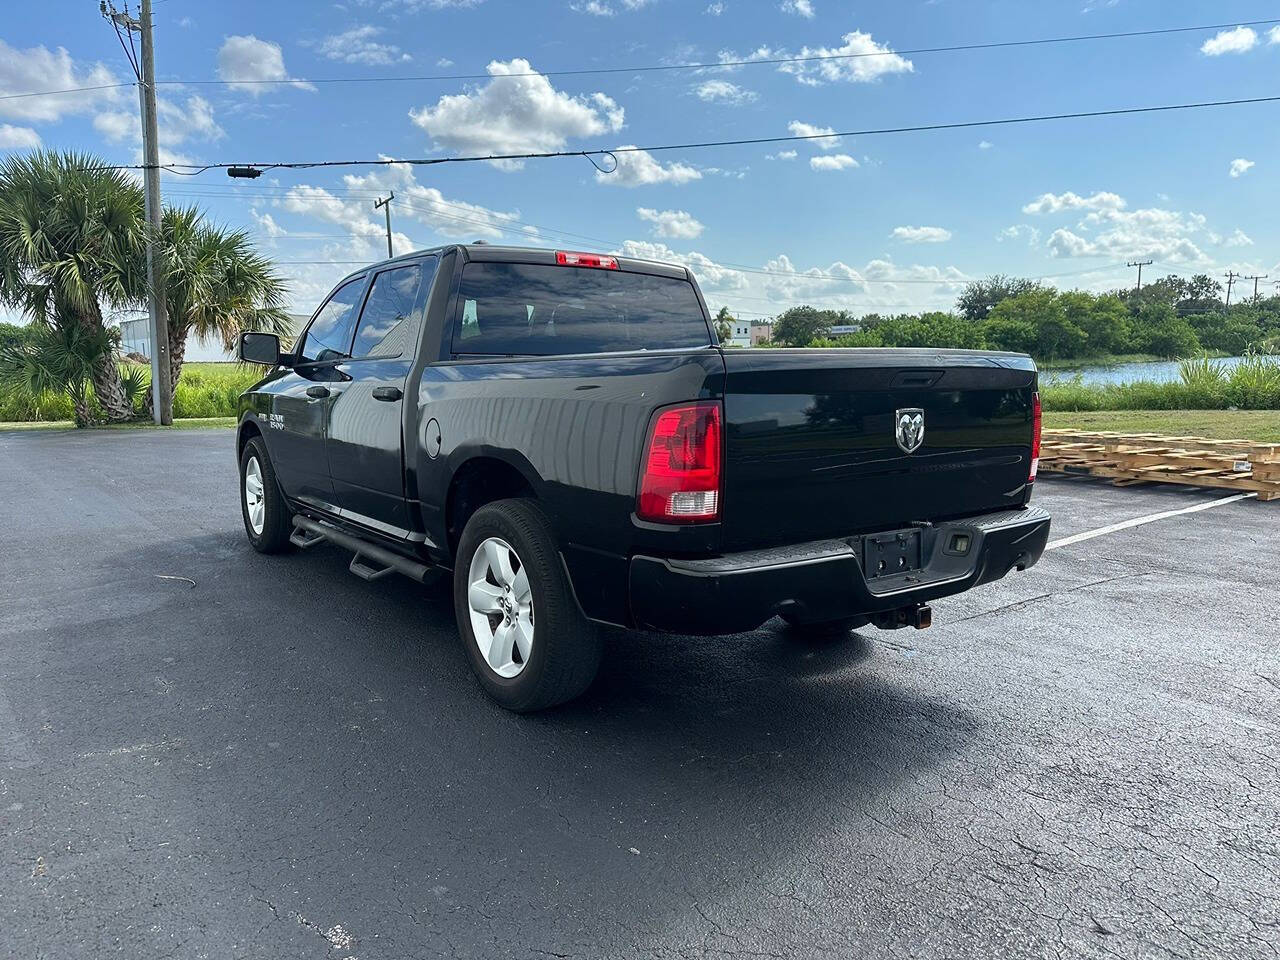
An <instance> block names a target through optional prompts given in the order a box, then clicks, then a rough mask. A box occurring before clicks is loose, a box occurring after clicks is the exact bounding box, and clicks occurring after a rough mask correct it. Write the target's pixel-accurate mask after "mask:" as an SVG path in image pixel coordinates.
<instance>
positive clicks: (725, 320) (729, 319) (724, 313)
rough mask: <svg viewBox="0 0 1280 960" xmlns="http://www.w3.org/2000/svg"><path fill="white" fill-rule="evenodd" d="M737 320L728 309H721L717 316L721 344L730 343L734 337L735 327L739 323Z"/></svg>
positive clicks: (717, 334) (716, 322)
mask: <svg viewBox="0 0 1280 960" xmlns="http://www.w3.org/2000/svg"><path fill="white" fill-rule="evenodd" d="M737 322H738V321H737V318H736V317H734V316H733V314H731V313H730V312H729V308H728V307H721V308H720V312H719V313H717V314H716V319H715V325H716V336H717V337H719V338H720V342H721V343H728V342H729V340H730V338H731V337H732V336H733V325H734V324H735V323H737Z"/></svg>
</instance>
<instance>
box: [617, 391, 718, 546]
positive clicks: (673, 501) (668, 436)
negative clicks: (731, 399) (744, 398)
mask: <svg viewBox="0 0 1280 960" xmlns="http://www.w3.org/2000/svg"><path fill="white" fill-rule="evenodd" d="M722 433H723V431H722V429H721V419H720V404H719V403H718V402H715V401H711V402H699V403H690V404H683V405H681V406H678V407H668V408H667V409H665V410H660V411H658V413H657V415H656V416H654V418H653V422H652V424H651V425H650V427H649V442H648V443H647V444H646V445H645V450H644V462H643V463H642V464H641V473H640V488H639V492H638V494H637V496H636V516H638V517H639V518H640V519H641V520H655V521H657V522H659V523H706V522H707V521H710V520H715V519H716V518H717V517H719V516H720V464H721V453H720V451H721V437H722Z"/></svg>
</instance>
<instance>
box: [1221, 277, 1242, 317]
mask: <svg viewBox="0 0 1280 960" xmlns="http://www.w3.org/2000/svg"><path fill="white" fill-rule="evenodd" d="M1223 276H1225V277H1226V278H1227V309H1228V310H1230V309H1231V287H1232V285H1233V284H1234V283H1235V282H1236V279H1237V278H1238V277H1239V276H1240V274H1238V273H1236V272H1235V271H1234V270H1228V271H1227V272H1226V273H1225V274H1223Z"/></svg>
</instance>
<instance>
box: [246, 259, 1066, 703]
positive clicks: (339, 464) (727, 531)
mask: <svg viewBox="0 0 1280 960" xmlns="http://www.w3.org/2000/svg"><path fill="white" fill-rule="evenodd" d="M240 353H241V357H242V358H243V359H244V360H246V361H251V362H257V363H262V364H266V365H268V366H269V367H271V370H270V372H269V373H267V375H266V376H265V377H264V378H263V379H262V380H261V381H260V382H259V383H258V384H257V385H255V386H254V387H253V388H252V389H250V390H248V391H247V392H246V393H245V394H244V395H243V397H242V398H241V400H240V404H239V417H238V420H239V423H238V429H237V433H236V452H237V457H238V461H239V465H240V489H241V506H242V512H243V516H244V527H245V531H246V533H247V534H248V537H249V541H250V543H251V544H252V545H253V547H254V548H255V549H257V550H259V551H261V552H264V553H274V552H279V551H284V550H287V549H289V548H291V547H299V548H304V547H307V546H310V545H312V544H314V543H318V542H321V541H328V542H331V543H336V544H338V545H340V546H342V547H344V548H347V549H349V550H350V551H351V552H352V554H353V557H352V560H351V571H352V572H353V573H355V574H357V575H359V576H361V577H363V578H365V579H367V580H373V579H376V578H379V577H381V576H383V575H385V574H389V573H392V572H399V573H403V574H407V575H409V576H411V577H415V578H417V579H419V580H423V579H425V578H426V577H427V576H428V574H429V573H430V572H431V571H432V570H433V569H436V568H445V569H450V568H451V569H452V571H453V573H452V577H453V603H454V607H455V611H456V614H457V620H458V629H459V632H460V633H461V639H462V647H463V649H464V651H465V654H466V656H467V659H468V660H469V661H470V663H471V666H472V667H473V669H474V671H475V674H476V676H477V677H478V678H479V681H480V684H481V685H482V686H483V687H484V689H485V690H486V691H487V692H488V693H489V694H490V695H491V696H492V697H493V698H494V699H495V700H496V701H497V702H498V703H500V704H502V705H503V706H505V707H507V708H509V709H512V710H517V711H529V710H536V709H540V708H544V707H548V706H551V705H553V704H556V703H560V702H563V701H565V700H568V699H570V698H572V697H574V696H576V695H578V694H579V693H581V692H582V691H583V690H584V689H585V688H586V687H587V685H588V684H589V683H590V682H591V680H592V677H593V676H594V674H595V671H596V668H597V665H598V663H599V660H600V652H601V643H600V638H599V636H598V631H597V625H598V624H615V625H619V626H623V627H631V628H639V629H646V630H662V631H671V632H678V633H683V634H731V633H737V632H742V631H747V630H752V629H755V628H756V627H758V626H760V625H761V624H762V623H764V622H765V621H766V620H769V619H770V618H772V617H774V616H779V617H781V618H782V619H783V620H784V621H785V622H786V623H787V624H788V625H789V627H788V629H789V630H791V631H792V632H793V633H794V634H795V635H796V636H797V638H801V639H803V638H804V637H807V636H817V635H821V634H828V635H829V634H830V633H831V632H832V631H842V630H848V629H852V628H854V627H857V626H862V625H865V624H867V623H873V624H874V625H875V626H877V627H880V628H895V627H903V626H915V627H924V626H928V624H929V620H930V608H929V606H928V604H929V602H930V601H931V600H934V599H936V598H938V597H943V596H946V595H948V594H954V593H958V592H960V591H962V590H967V589H969V588H970V587H975V586H978V585H979V584H983V583H987V582H989V581H992V580H998V579H1000V578H1001V577H1003V576H1004V575H1005V574H1007V573H1008V572H1009V571H1011V570H1013V569H1014V568H1017V569H1019V570H1021V569H1024V568H1026V567H1029V566H1030V565H1031V564H1033V563H1035V562H1036V561H1037V560H1038V559H1039V557H1040V554H1041V552H1042V551H1043V549H1044V546H1045V542H1046V540H1047V538H1048V534H1049V516H1048V514H1046V513H1045V511H1043V510H1041V509H1038V508H1036V507H1033V506H1029V505H1028V501H1029V500H1030V499H1031V492H1032V487H1033V483H1034V481H1035V477H1036V463H1037V457H1038V447H1039V442H1040V403H1039V397H1038V394H1037V379H1036V368H1035V365H1034V364H1033V363H1032V361H1031V359H1030V358H1029V357H1026V356H1021V355H1017V354H1008V353H983V352H976V351H966V350H891V349H864V350H851V349H845V350H773V349H769V350H764V349H754V350H734V349H723V348H722V347H721V346H720V345H719V344H718V343H717V339H716V335H715V332H714V330H713V327H712V323H711V321H710V317H709V314H708V312H707V307H706V304H705V303H704V301H703V298H702V295H701V293H700V291H699V290H698V286H697V284H696V283H695V282H694V280H693V277H692V276H691V274H690V273H689V271H688V270H686V269H685V268H684V267H679V266H672V265H668V264H662V263H651V262H646V261H641V260H632V259H625V258H622V257H613V256H605V255H598V254H586V253H571V252H566V251H550V250H530V249H519V248H509V247H498V246H490V245H484V244H473V245H457V246H447V247H442V248H439V249H433V250H426V251H422V252H419V253H415V254H412V255H409V256H405V257H400V258H397V259H393V260H388V261H386V262H384V263H380V264H376V265H374V266H370V267H368V268H366V269H363V270H359V271H357V272H355V273H353V274H351V275H350V276H349V277H347V278H346V279H344V280H343V281H342V282H341V283H339V284H338V286H337V288H336V289H335V290H334V291H333V292H332V293H331V294H330V295H329V297H328V298H327V299H326V300H325V301H324V303H323V304H322V305H321V306H320V308H319V309H318V310H317V311H316V312H315V315H314V316H313V317H312V318H311V320H310V322H309V323H308V325H307V326H306V328H305V329H304V330H303V331H302V333H301V334H300V335H299V336H298V337H297V340H296V345H295V346H294V347H293V348H292V350H291V352H287V353H286V352H282V350H281V345H280V341H279V340H278V339H277V338H276V337H274V336H272V335H269V334H260V333H246V334H244V335H243V336H242V339H241V343H240Z"/></svg>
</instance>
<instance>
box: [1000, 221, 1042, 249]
mask: <svg viewBox="0 0 1280 960" xmlns="http://www.w3.org/2000/svg"><path fill="white" fill-rule="evenodd" d="M1023 238H1025V239H1026V241H1027V246H1029V247H1034V246H1036V245H1038V244H1039V243H1040V228H1039V227H1033V226H1030V225H1028V224H1014V225H1013V226H1011V227H1005V228H1004V229H1003V230H1001V231H1000V232H999V233H998V234H996V243H1004V242H1005V241H1006V240H1021V239H1023Z"/></svg>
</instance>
